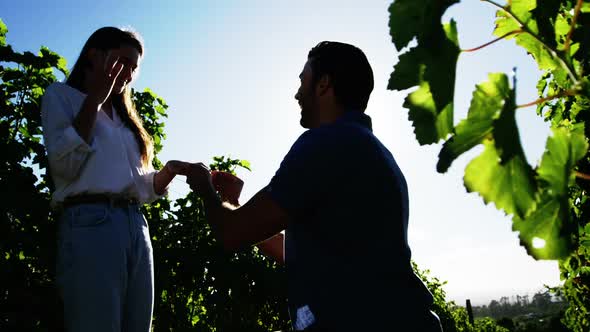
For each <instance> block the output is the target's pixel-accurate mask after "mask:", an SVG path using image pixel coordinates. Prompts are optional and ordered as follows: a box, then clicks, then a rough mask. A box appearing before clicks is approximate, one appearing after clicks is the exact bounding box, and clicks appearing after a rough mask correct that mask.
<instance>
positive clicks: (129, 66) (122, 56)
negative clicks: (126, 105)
mask: <svg viewBox="0 0 590 332" xmlns="http://www.w3.org/2000/svg"><path fill="white" fill-rule="evenodd" d="M116 54H117V55H118V56H119V62H120V63H122V64H123V69H121V73H120V74H119V76H118V77H117V80H116V81H115V85H114V86H113V93H115V94H121V93H123V91H124V90H125V87H126V86H128V85H129V84H131V82H132V81H133V79H134V78H135V77H136V76H137V75H136V74H137V71H138V70H139V65H140V62H141V54H139V51H138V50H137V49H136V48H135V47H133V46H122V47H121V48H119V49H118V50H116Z"/></svg>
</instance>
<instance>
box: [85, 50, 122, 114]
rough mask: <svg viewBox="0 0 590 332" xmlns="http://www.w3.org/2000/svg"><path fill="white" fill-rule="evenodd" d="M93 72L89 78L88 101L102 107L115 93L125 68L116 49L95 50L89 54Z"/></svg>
mask: <svg viewBox="0 0 590 332" xmlns="http://www.w3.org/2000/svg"><path fill="white" fill-rule="evenodd" d="M88 55H89V57H90V62H91V64H92V70H91V73H90V76H89V86H88V91H87V93H88V97H87V98H88V99H89V100H90V101H91V102H92V103H94V104H96V105H98V106H100V105H102V104H104V103H105V102H106V101H107V100H108V99H109V97H110V96H111V93H112V91H113V87H114V86H115V82H116V80H117V77H119V74H121V72H122V71H123V67H124V66H125V65H124V64H123V62H121V61H120V58H119V51H118V50H116V49H113V50H109V51H108V52H106V53H105V52H104V51H102V50H98V49H93V50H92V51H91V52H90V53H89V54H88Z"/></svg>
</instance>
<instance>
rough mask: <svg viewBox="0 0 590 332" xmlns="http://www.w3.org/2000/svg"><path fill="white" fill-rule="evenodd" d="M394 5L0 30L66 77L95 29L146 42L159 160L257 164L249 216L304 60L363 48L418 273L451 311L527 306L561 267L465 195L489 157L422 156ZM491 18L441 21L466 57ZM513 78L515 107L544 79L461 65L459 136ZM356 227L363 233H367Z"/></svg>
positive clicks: (254, 5)
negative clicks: (482, 99) (159, 108)
mask: <svg viewBox="0 0 590 332" xmlns="http://www.w3.org/2000/svg"><path fill="white" fill-rule="evenodd" d="M391 2H392V1H382V0H370V1H307V0H305V1H304V0H302V1H297V2H292V1H262V0H252V1H231V0H228V1H192V0H183V1H180V0H178V1H176V0H169V1H152V0H148V1H135V0H133V1H117V0H105V1H93V2H85V1H69V0H67V1H57V0H56V1H51V2H50V1H39V0H35V1H31V0H18V1H17V0H3V1H0V18H1V19H2V20H3V21H4V22H5V23H6V25H7V26H8V30H9V32H8V37H7V39H8V43H9V44H11V45H12V46H13V48H14V49H15V50H16V51H33V52H37V51H38V50H39V48H40V46H41V45H44V46H47V47H49V48H50V49H51V50H53V51H55V52H57V53H59V54H60V55H62V56H64V57H65V58H66V59H67V61H68V67H70V68H71V66H72V65H73V63H74V62H75V60H76V58H77V57H78V54H79V52H80V50H81V48H82V46H83V44H84V42H85V41H86V39H87V38H88V37H89V36H90V34H91V33H92V32H93V31H95V30H96V29H98V28H100V27H102V26H117V27H131V28H133V29H134V30H136V31H138V32H139V33H140V34H141V35H142V37H143V39H144V41H145V48H146V52H145V54H144V59H143V61H142V64H141V69H140V73H139V76H138V77H137V80H136V81H135V83H134V87H135V88H136V89H139V90H143V89H144V88H148V87H149V88H150V89H152V90H153V91H154V92H155V93H157V94H158V95H159V96H161V97H162V98H164V100H165V101H166V102H167V104H168V105H169V109H168V114H169V116H168V118H167V119H166V120H165V130H166V134H167V138H166V140H165V141H164V148H163V151H162V152H161V153H160V155H159V157H160V159H161V160H162V161H163V162H165V161H167V160H171V159H178V160H186V161H190V162H197V161H203V162H206V163H209V162H211V161H212V157H213V156H220V155H225V156H229V157H232V158H239V159H245V160H248V161H250V163H251V166H252V172H248V171H246V170H242V169H238V170H237V173H238V176H239V177H241V178H242V179H243V180H244V182H245V185H244V188H243V192H242V195H241V199H240V201H241V202H242V203H244V202H246V201H247V200H248V199H249V198H250V197H251V196H253V195H254V194H255V193H256V192H257V191H258V190H260V189H261V188H262V187H264V186H265V185H266V184H267V183H268V182H269V181H270V179H271V177H272V176H273V175H274V172H275V171H276V170H277V168H278V166H279V164H280V162H281V160H282V158H283V157H284V155H285V154H286V153H287V151H288V150H289V148H290V147H291V145H292V144H293V142H294V141H295V140H296V139H297V137H298V136H299V135H301V134H302V133H303V131H304V129H303V128H301V127H300V126H299V112H300V109H299V106H298V105H297V102H296V101H295V99H294V95H295V92H296V90H297V88H298V87H299V78H298V75H299V73H300V72H301V69H302V68H303V65H304V63H305V61H306V59H307V52H308V51H309V49H310V48H311V47H313V46H315V45H316V44H317V43H318V42H320V41H322V40H333V41H341V42H346V43H350V44H353V45H356V46H358V47H359V48H361V49H362V50H363V51H364V52H365V54H366V55H367V58H368V59H369V62H370V63H371V65H372V67H373V71H374V75H375V89H374V91H373V93H372V94H371V99H370V101H369V105H368V108H367V111H366V113H367V114H368V115H370V116H371V117H372V119H373V129H374V133H375V135H376V136H377V137H378V138H380V139H381V140H382V142H383V143H384V144H385V145H386V146H387V147H388V149H389V150H390V151H391V152H392V153H393V155H394V157H395V158H396V161H397V162H398V164H399V166H400V168H401V169H402V171H403V172H404V174H405V176H406V180H407V182H408V186H409V194H410V226H409V231H408V237H409V242H410V247H411V249H412V258H413V259H414V260H415V261H416V262H417V263H418V265H419V267H420V268H421V269H429V270H430V271H431V275H432V276H435V277H437V278H439V279H440V280H445V281H447V284H446V285H445V286H444V289H445V291H446V292H447V298H448V299H449V300H454V301H456V303H457V304H460V305H464V304H465V300H466V299H471V301H472V303H474V304H476V305H479V304H487V303H489V301H490V300H492V299H499V298H500V297H501V296H512V295H516V294H520V295H525V294H529V295H532V294H533V293H534V292H536V291H539V290H541V289H542V288H543V285H549V286H556V285H557V284H559V283H560V280H559V269H558V266H557V262H556V261H535V260H534V259H533V258H531V257H529V256H528V255H527V254H526V251H525V250H524V248H523V247H521V246H520V245H519V240H518V234H517V233H515V232H513V231H512V229H511V221H510V218H509V217H507V216H505V215H504V214H503V213H502V212H500V211H498V210H496V209H495V207H494V206H493V205H485V204H484V202H483V200H482V199H481V198H480V197H479V196H477V194H469V193H467V192H466V191H465V188H464V187H463V181H462V176H463V172H464V168H465V166H466V165H467V163H468V162H469V161H470V160H471V159H472V158H473V157H475V156H477V155H478V154H479V153H480V152H481V151H482V147H481V146H479V147H476V148H474V149H473V150H472V151H470V152H468V153H466V154H465V155H463V156H461V157H460V158H459V159H457V160H456V161H455V162H454V164H453V165H452V166H451V168H450V170H449V171H448V173H446V174H439V173H437V172H436V162H437V156H438V153H439V151H440V148H441V145H442V142H441V143H438V144H432V145H427V146H420V145H419V144H418V143H417V141H416V139H415V136H414V133H413V127H412V124H411V122H410V121H409V120H408V116H407V110H406V109H404V108H403V107H402V104H403V99H404V97H405V96H406V95H407V94H408V92H409V91H390V90H387V88H386V87H387V82H388V79H389V76H390V74H391V72H392V70H393V66H394V65H395V64H396V63H397V61H398V56H399V55H400V53H399V52H397V51H396V49H395V47H394V45H393V43H392V42H391V37H390V36H389V29H388V20H389V13H388V7H389V5H390V4H391ZM494 15H495V8H494V7H492V6H491V5H489V4H487V3H483V2H481V1H478V0H462V1H461V3H459V4H457V5H454V6H452V7H451V8H449V10H447V12H446V13H445V15H444V16H443V21H445V22H446V21H448V20H450V19H454V20H455V21H456V22H457V28H458V32H459V42H460V46H461V48H463V49H468V48H472V47H475V46H479V45H481V44H484V43H486V42H488V41H490V40H492V39H493V38H494V37H493V36H492V31H493V27H494ZM513 68H517V70H516V75H517V79H518V83H517V103H518V104H524V103H527V102H530V101H533V100H535V99H536V88H535V85H536V82H537V79H538V77H539V75H540V72H539V71H538V69H537V68H536V65H535V63H534V61H533V60H532V58H530V57H529V56H528V55H527V54H526V53H525V51H523V50H522V49H520V48H519V47H517V46H516V45H515V44H514V41H513V40H508V41H501V42H498V43H496V44H493V45H492V46H489V47H487V48H484V49H483V50H480V51H478V52H473V53H463V54H461V55H460V57H459V62H458V64H457V81H456V83H455V91H456V94H455V123H458V122H459V121H460V120H461V119H462V118H464V117H465V116H466V114H467V109H468V107H469V101H470V100H471V94H472V92H473V89H474V87H475V84H478V83H480V82H482V81H484V80H486V79H487V75H488V73H491V72H504V73H510V72H511V71H512V69H513ZM60 79H63V77H62V78H60ZM517 122H518V125H519V128H520V134H521V140H522V144H523V146H524V149H525V154H526V157H527V159H528V161H529V163H531V164H532V165H537V164H538V162H539V160H540V157H541V155H542V153H543V149H544V146H545V141H546V139H547V136H548V134H549V129H548V124H546V123H544V122H543V121H542V119H540V118H539V117H538V116H537V115H536V112H535V108H522V109H519V110H518V112H517ZM353 162H354V161H353ZM334 167H338V165H334ZM188 190H189V188H188V186H187V185H186V183H185V182H184V177H180V178H178V180H176V181H174V182H173V183H172V185H171V187H170V193H169V195H170V197H171V198H176V197H180V196H184V195H185V194H186V193H187V192H188ZM358 227H363V224H362V221H359V225H358ZM384 263H386V262H384ZM156 268H157V267H156Z"/></svg>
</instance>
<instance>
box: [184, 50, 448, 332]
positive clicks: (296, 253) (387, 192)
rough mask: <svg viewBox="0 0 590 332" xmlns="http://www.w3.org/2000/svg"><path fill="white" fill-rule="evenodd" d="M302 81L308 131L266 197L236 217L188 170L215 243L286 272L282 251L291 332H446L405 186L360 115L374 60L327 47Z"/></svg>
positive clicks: (202, 173)
mask: <svg viewBox="0 0 590 332" xmlns="http://www.w3.org/2000/svg"><path fill="white" fill-rule="evenodd" d="M299 77H300V79H301V86H300V88H299V90H298V91H297V94H296V95H295V99H296V100H297V101H298V102H299V105H300V106H301V121H300V122H301V126H303V127H304V128H308V129H309V130H307V131H306V132H304V133H303V134H302V135H301V136H300V137H299V139H297V141H296V142H295V143H294V144H293V146H292V148H291V150H290V151H289V153H288V154H287V155H286V156H285V158H284V160H283V162H282V163H281V166H280V168H279V169H278V171H277V172H276V174H275V176H274V177H273V178H272V180H271V181H270V184H269V185H268V186H267V187H265V188H263V189H262V190H261V191H260V192H258V193H257V194H256V195H255V196H254V197H252V199H250V200H249V201H248V202H247V203H246V204H244V205H243V206H241V207H239V208H235V209H232V208H231V207H229V206H227V205H224V204H222V202H221V200H220V199H219V198H218V196H217V194H216V192H215V189H214V188H213V185H212V182H211V175H210V172H209V169H208V168H207V167H206V166H205V165H204V164H202V163H199V164H193V165H192V167H191V168H190V171H189V172H188V174H187V182H188V183H189V184H190V186H191V188H192V189H193V190H195V191H196V192H197V193H198V194H199V195H200V196H201V197H202V198H203V200H204V202H205V212H206V214H207V216H208V220H209V223H210V224H211V226H212V228H213V230H214V232H215V234H216V236H217V239H218V240H219V241H220V242H221V243H222V244H223V246H224V248H225V249H227V250H229V251H235V250H239V249H240V248H244V247H246V246H250V245H255V244H258V245H259V246H260V247H261V249H263V251H264V252H266V253H270V254H272V253H273V252H274V256H275V257H277V259H278V260H279V261H282V260H283V255H282V253H283V251H284V261H285V264H286V268H287V274H288V283H289V292H288V302H289V312H290V315H291V320H292V323H293V327H294V329H295V330H306V331H307V330H309V331H320V330H321V331H373V330H374V331H441V328H440V323H439V322H438V318H437V317H436V315H434V314H433V313H432V312H431V311H430V305H431V304H432V295H431V294H430V292H429V291H428V290H427V289H426V287H425V286H424V284H423V283H422V282H421V281H420V279H419V278H418V277H416V275H415V274H414V272H413V270H412V267H411V264H410V248H409V246H408V241H407V226H408V191H407V186H406V181H405V179H404V176H403V174H402V172H401V171H400V169H399V168H398V166H397V164H396V162H395V160H394V158H393V156H392V155H391V153H390V152H389V151H388V150H387V148H386V147H385V146H383V144H381V142H380V141H379V140H378V139H377V138H376V137H375V136H374V135H373V133H372V130H371V119H370V118H369V116H367V115H365V114H364V111H365V109H366V107H367V103H368V101H369V95H370V94H371V91H372V90H373V72H372V69H371V66H370V65H369V62H368V61H367V58H366V57H365V55H364V54H363V52H362V51H361V50H360V49H358V48H357V47H355V46H352V45H348V44H343V43H339V42H326V41H325V42H321V43H319V44H318V45H317V46H316V47H314V48H312V49H311V51H310V52H309V55H308V60H307V62H306V64H305V66H304V68H303V71H302V72H301V74H300V75H299ZM220 190H223V189H222V188H220ZM283 230H285V242H284V248H283V242H282V236H281V235H277V234H280V232H281V231H283Z"/></svg>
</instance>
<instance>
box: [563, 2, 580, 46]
mask: <svg viewBox="0 0 590 332" xmlns="http://www.w3.org/2000/svg"><path fill="white" fill-rule="evenodd" d="M582 3H583V0H578V2H577V3H576V8H575V9H574V17H573V18H572V25H571V26H570V31H568V33H567V36H566V38H565V42H564V50H565V54H568V53H569V51H570V43H571V41H572V35H573V34H574V30H575V28H576V21H577V20H578V15H579V14H580V10H581V9H582Z"/></svg>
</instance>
